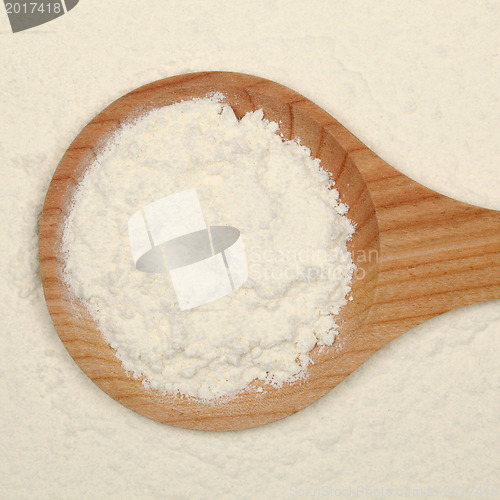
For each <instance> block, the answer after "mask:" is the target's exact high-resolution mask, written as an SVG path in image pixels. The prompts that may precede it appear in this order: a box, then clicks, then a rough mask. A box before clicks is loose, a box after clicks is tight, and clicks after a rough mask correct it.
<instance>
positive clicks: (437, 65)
mask: <svg viewBox="0 0 500 500" xmlns="http://www.w3.org/2000/svg"><path fill="white" fill-rule="evenodd" d="M118 6H119V7H118ZM262 12H265V15H262ZM499 21H500V7H499V5H498V3H497V2H492V1H484V2H481V3H475V4H472V3H470V4H466V3H465V2H451V1H450V2H448V1H434V2H431V1H422V2H418V3H417V2H410V1H407V0H404V1H400V2H384V3H381V2H375V1H367V0H365V1H361V0H358V1H353V2H314V1H312V2H308V4H307V7H306V6H305V4H304V3H303V2H298V1H291V2H286V3H285V2H251V3H248V4H247V3H246V2H240V1H235V2H222V3H218V4H217V8H214V7H213V5H210V4H209V3H208V2H207V3H204V2H200V1H192V2H188V3H184V4H180V3H179V2H174V1H165V2H148V3H147V4H146V3H144V4H138V3H137V2H132V1H131V0H123V1H122V2H119V3H118V2H107V3H103V2H98V1H97V0H82V1H81V2H80V3H79V4H78V6H77V7H76V8H75V9H74V10H72V11H71V12H70V13H68V14H67V15H65V16H63V17H61V18H59V19H57V20H55V21H53V22H51V23H49V24H47V25H44V26H41V27H39V28H36V29H34V30H30V31H29V32H26V33H20V34H16V35H13V34H12V33H10V28H9V24H8V20H7V16H6V15H5V12H4V10H3V9H0V62H1V63H2V69H3V71H2V73H1V74H0V88H1V92H0V111H1V114H0V157H1V162H0V171H1V172H2V183H1V184H0V210H1V213H2V215H3V223H2V225H1V226H0V254H1V259H0V303H1V304H2V305H1V306H0V311H1V314H0V318H1V319H0V326H1V336H0V356H1V363H0V377H1V384H0V402H1V405H2V409H1V411H0V425H1V426H2V432H1V433H0V449H1V450H2V455H1V457H0V478H1V483H2V491H1V492H0V497H4V498H26V497H33V496H34V497H37V498H49V497H64V496H72V497H77V498H91V497H92V496H95V494H96V492H99V493H100V495H101V496H102V497H107V498H119V497H120V498H137V497H154V496H160V495H163V496H170V497H176V498H188V497H203V496H206V493H205V492H209V494H210V495H212V496H213V497H214V498H215V497H218V498H232V497H234V496H239V497H241V498H251V497H252V498H270V497H274V498H288V497H289V496H290V494H291V493H292V492H297V490H294V489H293V488H319V487H321V486H325V485H326V486H331V487H332V488H348V487H352V488H357V487H358V486H359V487H361V488H365V489H369V488H377V487H385V488H393V489H395V488H400V487H401V488H404V487H413V488H424V489H426V488H428V487H438V488H441V492H442V493H443V492H444V491H445V490H444V488H445V487H447V486H466V487H468V486H488V485H490V486H495V485H496V486H497V487H498V486H500V485H499V483H500V480H499V479H498V477H499V467H500V455H499V454H500V451H499V450H500V438H499V432H498V430H499V429H498V415H499V414H500V397H499V395H498V390H499V387H500V367H499V364H498V352H499V349H500V336H499V329H500V303H499V302H498V301H496V302H491V303H487V304H480V305H476V306H473V307H469V308H464V309H461V310H459V311H454V312H452V313H449V314H447V315H444V316H442V317H439V318H436V319H434V320H432V321H430V322H427V323H425V324H424V325H421V326H420V327H418V328H415V329H414V330H412V332H410V333H408V334H406V335H404V336H403V337H401V338H400V339H398V340H396V341H395V342H393V343H392V344H390V345H389V346H387V347H386V348H384V349H383V350H382V351H380V352H379V353H378V354H377V355H376V356H375V357H373V358H372V359H371V360H370V361H369V362H368V363H367V364H365V365H364V366H363V367H361V368H360V369H359V370H358V371H357V372H356V373H354V374H353V375H352V376H351V377H349V378H348V379H347V380H346V381H345V382H343V383H342V384H341V385H340V386H339V387H338V388H337V389H335V390H334V391H332V392H330V393H329V394H328V395H327V396H325V397H324V398H323V399H322V400H320V401H319V402H317V403H316V404H315V405H313V406H312V407H309V408H307V409H306V410H304V411H302V412H300V413H298V414H297V415H294V416H292V417H289V418H287V419H285V420H283V421H281V422H277V423H275V424H271V425H269V426H266V427H263V428H258V429H253V430H248V431H244V432H238V433H218V434H205V433H200V432H195V431H186V430H181V429H174V428H171V427H167V426H162V425H161V424H157V423H154V422H151V421H149V420H147V419H145V418H142V417H139V416H137V415H135V414H133V413H132V412H130V411H129V410H127V409H125V408H123V407H122V406H121V405H119V404H118V403H116V402H114V401H113V400H112V399H111V398H109V397H108V396H107V395H105V394H104V393H102V392H101V391H100V390H99V389H98V388H97V387H96V386H94V385H93V384H92V382H91V381H90V380H88V379H87V378H86V377H85V376H84V375H83V374H82V373H81V372H80V370H79V369H78V368H77V366H76V365H75V363H74V362H73V361H72V360H71V358H70V357H69V355H68V354H67V353H66V351H65V350H64V348H63V346H62V343H61V342H60V340H59V338H58V337H57V334H56V332H55V330H54V328H53V327H52V325H51V323H50V318H49V316H48V313H47V310H46V306H45V304H44V303H43V297H42V293H41V288H40V283H39V280H38V278H37V279H35V278H33V275H34V273H35V271H36V269H37V264H36V257H37V254H36V252H37V238H36V232H35V230H36V223H37V213H39V211H40V208H41V204H42V202H43V197H44V194H45V190H46V188H47V186H48V184H49V182H50V177H51V175H52V173H53V171H54V169H55V168H56V166H57V163H58V161H59V160H60V158H61V156H62V155H63V154H64V151H65V149H66V148H67V146H68V145H69V144H70V143H71V141H72V140H73V138H74V137H75V136H76V134H77V133H78V132H79V131H80V130H81V128H82V127H83V126H84V125H85V124H86V123H87V122H88V121H89V120H90V119H91V118H92V117H93V116H95V115H96V114H97V113H98V112H99V111H100V110H101V109H102V108H104V107H105V106H106V105H108V104H109V103H110V102H111V101H113V100H114V99H116V98H118V97H119V96H120V95H122V94H123V93H125V92H127V91H129V90H131V89H133V88H135V87H138V86H139V85H142V84H144V83H147V82H149V81H152V80H155V79H158V78H162V77H166V76H170V75H175V74H179V73H183V72H186V71H199V70H213V69H223V70H233V71H242V72H248V73H254V74H257V75H259V76H263V77H267V78H271V79H274V80H276V81H278V82H280V83H283V84H285V85H288V86H290V87H291V88H293V89H295V90H297V91H298V92H301V93H303V94H304V95H306V96H307V97H308V98H310V99H312V100H313V101H315V102H316V103H317V104H319V105H320V106H322V107H323V108H324V109H326V110H327V111H328V112H330V113H331V114H332V115H334V116H335V117H336V118H337V119H339V120H340V121H341V122H342V123H343V124H344V125H345V126H346V127H347V128H349V129H350V130H351V131H352V132H353V133H355V135H357V136H358V137H359V138H360V139H361V140H362V141H363V142H365V143H366V144H367V145H368V146H369V147H371V148H372V149H373V150H374V151H375V152H376V153H377V154H379V155H380V156H381V157H382V158H384V159H385V160H386V161H388V162H389V163H391V164H392V165H393V166H394V167H396V168H398V169H399V170H401V171H402V172H404V173H406V174H407V175H409V176H411V177H412V178H414V179H416V180H418V181H420V182H422V183H424V184H426V185H427V186H429V187H431V188H433V189H437V190H439V191H440V192H442V193H444V194H447V195H450V196H453V197H455V198H458V199H461V200H463V201H467V202H470V203H476V204H479V205H482V206H485V207H488V208H495V209H497V210H498V209H500V200H499V196H498V193H499V192H500V180H499V176H498V162H499V158H500V141H498V110H499V101H500V90H499V88H498V77H499V67H500V61H499V58H498V35H497V34H496V26H497V25H498V23H499ZM368 493H369V492H367V494H366V495H365V497H367V498H369V495H368ZM361 498H362V496H361Z"/></svg>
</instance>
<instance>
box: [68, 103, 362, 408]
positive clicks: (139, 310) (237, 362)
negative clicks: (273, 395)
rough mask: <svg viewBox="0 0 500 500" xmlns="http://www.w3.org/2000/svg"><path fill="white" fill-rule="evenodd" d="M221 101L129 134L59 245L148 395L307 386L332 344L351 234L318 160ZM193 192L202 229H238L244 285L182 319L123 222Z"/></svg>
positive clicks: (133, 127)
mask: <svg viewBox="0 0 500 500" xmlns="http://www.w3.org/2000/svg"><path fill="white" fill-rule="evenodd" d="M219 99H220V96H212V97H211V98H206V99H197V100H193V101H185V102H181V103H177V104H174V105H171V106H167V107H164V108H160V109H157V110H154V111H152V112H150V113H149V114H147V115H145V116H143V117H141V118H139V119H137V120H135V121H134V122H133V123H132V122H131V123H128V124H126V125H124V126H123V127H122V128H121V129H120V130H119V131H118V132H117V133H116V134H115V135H114V136H113V138H112V139H111V140H110V141H109V143H108V144H107V146H106V148H105V149H104V150H103V152H102V153H101V154H100V156H99V157H98V158H97V159H96V161H95V162H94V164H93V165H92V166H91V167H90V168H89V170H88V172H87V174H86V176H85V178H84V179H83V181H82V182H81V184H80V187H79V189H78V191H77V193H76V195H75V198H74V205H73V208H72V211H71V213H70V215H69V217H68V220H67V224H66V228H65V232H64V243H63V250H64V253H65V257H66V267H65V279H66V280H67V283H68V284H69V286H70V287H71V289H72V290H73V291H74V293H75V294H76V295H77V296H78V297H80V298H81V300H82V301H83V302H84V304H85V305H86V307H87V308H88V310H89V311H90V313H91V314H92V316H93V317H94V318H95V320H96V321H97V322H98V324H99V326H100V329H101V332H102V334H103V335H104V337H105V338H106V340H107V341H108V342H109V344H110V345H111V347H113V349H115V352H116V356H118V358H119V359H120V360H121V362H122V364H123V366H124V368H125V369H126V370H128V371H129V372H130V373H131V375H132V376H134V377H145V378H144V384H145V385H146V386H147V387H149V388H152V389H156V390H159V391H171V392H176V391H178V392H180V393H182V394H185V395H189V396H195V397H199V398H203V399H214V398H217V397H220V396H225V395H231V394H234V393H236V392H238V391H240V390H242V389H244V388H245V387H246V386H248V384H250V383H251V382H252V381H254V380H255V379H259V380H262V381H265V382H267V383H271V384H274V385H278V386H279V385H280V384H282V383H283V382H286V381H293V380H296V379H297V378H299V377H303V376H304V375H305V374H306V372H307V370H306V369H307V365H308V363H309V362H310V357H309V354H308V353H309V352H310V351H311V349H312V348H313V347H314V346H315V345H317V344H319V345H331V344H332V342H333V341H334V338H335V336H336V334H337V325H336V323H335V317H334V316H335V315H336V314H338V313H339V311H340V309H341V308H342V306H343V305H345V304H346V302H347V300H346V297H347V295H348V293H349V291H350V282H351V279H352V274H353V271H354V268H355V267H354V264H353V261H352V259H351V255H350V254H349V252H348V251H347V247H346V242H347V241H348V239H349V238H350V237H351V235H352V233H353V231H354V228H353V226H352V224H351V223H350V222H349V220H348V219H347V218H346V217H345V213H346V212H347V207H346V206H345V205H343V204H341V203H339V195H338V192H337V191H336V190H335V189H330V188H331V187H332V181H331V179H330V177H329V175H328V173H327V172H325V171H324V170H323V169H322V168H321V165H320V161H319V160H318V159H313V158H311V154H310V151H309V150H308V149H307V148H306V147H304V146H302V145H300V144H298V143H296V142H291V141H284V140H283V139H282V138H280V136H279V135H278V133H279V125H278V124H277V123H274V122H269V121H267V120H265V119H263V112H262V110H258V111H255V112H252V113H248V114H247V115H245V116H244V117H243V118H242V119H241V120H237V118H236V117H235V115H234V113H233V111H232V109H231V107H230V106H228V105H225V104H221V103H220V102H218V101H219ZM192 188H195V189H196V192H197V194H198V197H199V199H200V203H201V206H202V207H203V212H204V216H205V218H206V221H207V224H209V225H230V226H234V227H236V228H238V229H239V230H240V231H241V235H242V239H243V243H244V247H245V252H246V256H247V261H248V273H249V278H248V280H247V282H246V283H245V284H244V285H243V287H241V288H240V289H239V290H237V291H235V292H233V293H232V294H230V295H227V296H226V297H223V298H221V299H219V300H217V301H214V302H212V303H209V304H205V305H203V306H200V307H197V308H195V309H191V310H186V311H181V310H180V309H179V307H178V305H177V301H176V296H175V293H174V290H173V288H172V285H171V282H170V280H169V275H168V274H147V273H143V272H140V271H138V270H137V269H135V267H134V262H133V260H132V256H131V250H130V245H129V240H128V219H129V217H130V216H131V215H132V214H133V213H135V212H137V211H138V210H140V209H141V208H142V207H144V206H146V205H148V204H149V203H151V202H153V201H155V200H158V199H160V198H163V197H165V196H168V195H171V194H174V193H178V192H181V191H185V190H188V189H192Z"/></svg>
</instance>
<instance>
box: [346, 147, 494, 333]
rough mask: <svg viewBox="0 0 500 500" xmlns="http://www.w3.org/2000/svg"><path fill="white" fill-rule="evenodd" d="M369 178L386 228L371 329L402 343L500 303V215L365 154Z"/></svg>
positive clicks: (357, 159) (361, 165) (363, 167)
mask: <svg viewBox="0 0 500 500" xmlns="http://www.w3.org/2000/svg"><path fill="white" fill-rule="evenodd" d="M347 161H350V162H353V163H354V164H355V166H356V167H357V169H358V171H359V172H360V173H361V175H362V177H363V178H364V181H365V183H366V187H367V190H368V193H369V195H370V197H371V201H372V203H373V207H374V217H375V218H376V223H377V225H378V238H379V241H378V243H379V254H378V263H377V264H378V279H377V284H376V287H375V293H374V297H373V301H372V305H371V307H370V310H369V314H368V316H367V318H366V321H365V324H366V325H370V324H372V325H375V324H377V325H382V324H385V325H386V327H389V326H390V325H393V326H394V328H389V329H388V330H391V331H392V334H391V336H397V335H398V334H401V333H403V332H404V331H406V330H407V329H409V328H411V327H413V326H415V325H417V324H419V323H421V322H423V321H425V320H426V319H429V318H431V317H433V316H437V315H439V314H442V313H445V312H447V311H450V310H452V309H455V308H457V307H461V306H465V305H469V304H472V303H475V302H483V301H487V300H493V299H499V298H500V212H497V211H494V210H487V209H485V208H480V207H476V206H473V205H468V204H466V203H462V202H459V201H456V200H453V199H451V198H448V197H446V196H443V195H441V194H439V193H436V192H435V191H432V190H430V189H428V188H426V187H424V186H422V185H421V184H418V183H417V182H415V181H413V180H411V179H409V178H408V177H406V176H405V175H403V174H402V173H400V172H398V171H397V170H395V169H394V168H392V167H391V166H390V165H388V164H387V163H385V162H384V161H383V160H381V159H380V158H379V157H378V156H376V155H375V154H374V153H373V152H372V151H370V150H369V149H367V148H363V149H360V150H357V151H354V152H352V153H350V154H349V155H348V159H347Z"/></svg>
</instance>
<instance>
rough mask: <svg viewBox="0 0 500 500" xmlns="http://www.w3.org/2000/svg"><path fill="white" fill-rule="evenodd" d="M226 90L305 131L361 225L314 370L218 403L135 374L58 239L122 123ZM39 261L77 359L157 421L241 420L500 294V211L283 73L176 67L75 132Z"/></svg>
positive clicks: (280, 411)
mask: <svg viewBox="0 0 500 500" xmlns="http://www.w3.org/2000/svg"><path fill="white" fill-rule="evenodd" d="M212 91H220V92H222V93H223V94H225V95H226V96H227V97H226V98H225V100H224V102H227V103H228V104H230V105H231V106H232V108H233V110H234V112H235V113H236V115H237V116H238V118H240V117H242V116H243V115H244V114H245V113H247V112H248V111H252V110H256V109H259V108H262V109H263V110H264V115H265V117H266V118H267V119H269V120H273V121H279V122H280V123H281V132H283V134H284V136H285V137H286V138H289V139H294V138H300V140H301V142H302V143H303V144H304V145H306V146H307V147H308V148H310V150H311V153H312V156H314V157H317V158H320V159H321V163H322V165H323V167H324V168H326V169H328V170H329V171H330V172H331V173H332V174H333V178H334V180H335V182H336V187H337V189H338V190H339V192H340V194H341V198H342V201H343V202H345V203H347V205H348V206H349V207H350V210H349V213H348V216H349V217H350V218H351V220H352V221H354V222H355V223H356V233H355V236H354V238H353V239H352V241H351V242H350V251H351V252H352V254H353V257H354V259H355V261H356V263H357V266H358V271H357V276H356V279H355V280H354V283H353V297H354V300H353V301H351V302H349V304H348V305H347V306H346V307H344V309H343V310H342V312H341V317H340V334H339V336H338V337H337V339H336V341H335V342H334V344H333V346H331V347H329V348H324V349H323V350H321V351H320V350H319V349H318V348H315V349H314V350H313V351H312V358H313V360H314V364H312V365H310V367H309V369H308V373H309V378H308V379H307V380H305V381H302V382H297V383H294V384H286V385H284V386H283V387H282V388H280V389H275V388H272V387H268V386H267V385H266V386H264V389H265V390H264V391H263V393H260V394H259V393H257V392H256V391H255V387H257V386H260V385H261V384H260V383H256V382H255V383H253V384H252V385H251V386H250V389H249V390H245V391H243V392H241V393H239V394H237V395H236V396H233V397H225V398H222V399H221V400H219V401H217V402H206V401H203V400H199V399H196V398H187V397H184V396H180V395H178V394H161V393H159V392H156V391H153V390H148V389H145V388H144V387H143V386H142V384H141V382H140V381H139V380H136V379H133V378H131V377H130V376H128V375H127V373H126V372H125V370H124V369H123V367H122V365H121V363H120V361H119V360H118V358H117V357H116V356H115V355H114V351H113V350H112V349H111V347H110V346H109V345H108V344H107V343H106V341H105V340H104V339H103V337H102V335H101V333H100V331H99V328H98V326H97V324H96V323H95V322H94V320H93V319H92V318H91V317H90V315H89V313H88V312H87V310H86V308H85V307H84V305H83V303H82V302H81V301H80V300H79V299H78V297H76V296H75V295H74V294H73V293H72V292H71V291H70V290H69V289H68V287H67V286H66V284H65V283H64V281H63V279H62V273H63V269H64V258H63V255H62V253H61V239H62V232H63V226H64V222H65V219H66V217H67V215H68V212H69V209H70V203H71V200H72V197H73V194H74V192H75V189H76V187H77V186H78V183H79V182H80V180H81V179H82V176H83V175H84V173H85V170H86V169H87V167H88V166H89V165H90V164H91V163H92V162H93V160H94V159H95V157H96V154H97V153H98V152H99V150H100V148H101V147H102V145H103V144H104V143H105V142H106V139H107V138H108V137H109V136H110V135H111V134H112V133H113V132H114V131H115V130H116V129H117V128H118V127H119V125H120V123H121V122H122V121H123V120H125V119H128V118H130V117H131V116H136V115H139V114H141V113H143V112H144V111H147V110H149V109H152V108H156V107H161V106H166V105H169V104H173V103H175V102H178V101H180V100H186V99H191V98H195V97H204V96H206V95H207V93H209V92H212ZM40 267H41V273H42V281H43V287H44V291H45V298H46V301H47V305H48V308H49V311H50V313H51V315H52V319H53V321H54V325H55V327H56V329H57V331H58V333H59V336H60V337H61V339H62V341H63V342H64V344H65V346H66V348H67V350H68V351H69V353H70V354H71V356H72V357H73V359H74V360H75V361H76V362H77V363H78V365H79V366H80V368H81V369H82V370H83V371H84V372H85V373H86V374H87V375H88V376H89V377H90V378H91V379H92V380H93V381H94V382H95V383H96V384H97V385H98V386H99V387H101V389H103V390H104V391H106V392H107V393H108V394H109V395H110V396H112V397H113V398H114V399H116V400H117V401H119V402H120V403H122V404H123V405H125V406H127V407H128V408H131V409H132V410H134V411H136V412H137V413H140V414H142V415H144V416H146V417H149V418H151V419H154V420H157V421H159V422H164V423H168V424H171V425H175V426H180V427H186V428H190V429H203V430H237V429H245V428H249V427H255V426H258V425H262V424H266V423H269V422H273V421H275V420H278V419H281V418H283V417H286V416H288V415H290V414H292V413H295V412H297V411H299V410H301V409H302V408H304V407H306V406H308V405H310V404H311V403H313V402H314V401H316V400H317V399H318V398H320V397H321V396H323V395H324V394H325V393H327V392H328V391H329V390H330V389H332V388H333V387H335V386H336V385H337V384H338V383H339V382H341V381H342V380H343V379H344V378H346V377H347V376H348V375H349V374H350V373H351V372H353V371H354V370H355V369H356V368H357V367H358V366H360V365H361V364H362V363H363V362H365V361H366V360H367V359H368V358H369V357H370V356H371V355H372V354H373V353H375V352H376V351H377V350H379V349H380V348H381V347H383V346H384V345H386V344H387V343H388V342H390V341H391V340H393V339H395V338H396V337H398V336H399V335H401V334H402V333H403V332H406V331H407V330H409V329H410V328H412V327H414V326H416V325H418V324H419V323H422V322H423V321H425V320H426V319H429V318H432V317H433V316H436V315H439V314H442V313H445V312H447V311H450V310H451V309H454V308H456V307H461V306H464V305H467V304H472V303H474V302H481V301H486V300H491V299H498V298H500V213H499V212H496V211H492V210H486V209H484V208H479V207H475V206H472V205H467V204H465V203H460V202H458V201H455V200H452V199H450V198H447V197H446V196H443V195H440V194H438V193H436V192H434V191H431V190H430V189H427V188H425V187H424V186H422V185H420V184H418V183H416V182H414V181H412V180H411V179H409V178H408V177H405V176H404V175H403V174H401V173H400V172H398V171H396V170H394V168H392V167H391V166H389V165H388V164H387V163H385V162H384V161H383V160H381V159H380V158H379V157H378V156H377V155H376V154H375V153H373V152H372V151H370V150H369V149H368V148H367V147H366V146H365V145H363V144H362V143H361V142H360V141H359V140H358V139H356V137H354V136H353V135H352V134H351V133H350V132H349V131H347V130H346V129H345V128H344V127H342V125H340V124H339V123H338V122H337V121H336V120H335V119H334V118H332V117H331V116H330V115H329V114H328V113H326V112H325V111H323V110H322V109H321V108H319V107H318V106H316V105H315V104H313V103H312V102H311V101H309V100H308V99H306V98H305V97H303V96H301V95H300V94H297V93H296V92H294V91H293V90H290V89H288V88H286V87H283V86H282V85H278V84H277V83H275V82H272V81H269V80H265V79H263V78H258V77H255V76H250V75H244V74H239V73H226V72H205V73H193V74H186V75H180V76H176V77H172V78H167V79H164V80H160V81H157V82H153V83H151V84H149V85H145V86H143V87H141V88H139V89H137V90H134V91H132V92H130V93H129V94H127V95H125V96H124V97H121V98H120V99H118V100H117V101H115V102H113V103H112V104H111V105H110V106H108V107H107V108H106V109H105V110H104V111H102V112H101V113H100V114H99V115H97V116H96V117H95V118H94V119H93V120H92V121H91V122H90V123H89V124H88V125H87V126H86V127H85V128H84V129H83V130H82V131H81V133H80V134H79V135H78V137H77V138H76V139H75V140H74V141H73V143H72V144H71V146H70V147H69V148H68V150H67V152H66V154H65V155H64V157H63V159H62V160H61V162H60V164H59V166H58V167H57V170H56V172H55V174H54V177H53V179H52V182H51V184H50V187H49V190H48V193H47V197H46V200H45V205H44V208H43V213H42V220H41V226H40Z"/></svg>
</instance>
